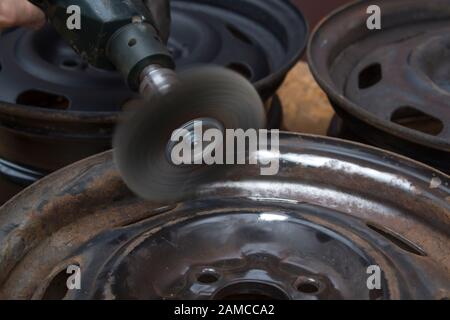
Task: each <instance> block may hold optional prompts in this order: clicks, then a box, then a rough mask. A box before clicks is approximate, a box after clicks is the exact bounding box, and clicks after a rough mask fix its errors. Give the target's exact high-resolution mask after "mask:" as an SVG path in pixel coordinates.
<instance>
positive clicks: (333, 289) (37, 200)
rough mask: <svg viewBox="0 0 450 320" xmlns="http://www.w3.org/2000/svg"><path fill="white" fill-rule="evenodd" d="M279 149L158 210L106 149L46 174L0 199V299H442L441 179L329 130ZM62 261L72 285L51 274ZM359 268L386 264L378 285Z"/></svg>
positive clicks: (448, 253) (445, 206) (448, 207)
mask: <svg viewBox="0 0 450 320" xmlns="http://www.w3.org/2000/svg"><path fill="white" fill-rule="evenodd" d="M280 151H281V155H280V172H279V174H278V175H277V176H274V177H262V176H260V175H259V168H258V167H257V166H235V167H230V168H229V170H228V171H227V173H226V175H225V176H224V177H223V179H221V180H220V181H218V182H216V183H213V184H208V185H202V186H199V189H198V191H197V194H196V197H195V198H194V199H192V200H190V201H186V202H183V203H179V204H173V205H169V206H166V207H160V206H158V205H155V204H152V203H149V202H145V201H142V200H140V199H138V198H136V197H135V196H134V195H133V194H132V193H131V192H130V191H129V190H128V189H127V188H126V186H125V185H124V183H123V182H122V180H121V179H120V177H119V175H118V172H117V170H116V168H115V166H114V163H113V160H112V154H111V152H107V153H104V154H101V155H97V156H94V157H91V158H89V159H86V160H83V161H81V162H79V163H76V164H74V165H72V166H70V167H68V168H65V169H63V170H61V171H59V172H57V173H54V174H52V175H50V176H48V177H46V178H44V179H43V180H41V181H39V182H38V183H36V184H34V185H33V186H31V187H30V188H27V189H26V190H24V191H23V192H22V193H21V194H19V195H18V196H16V197H15V198H13V199H12V200H11V201H9V202H8V203H7V204H6V205H4V206H3V207H2V208H1V209H0V225H1V226H2V227H1V229H0V296H1V297H2V298H22V299H31V298H35V299H41V298H64V297H65V298H66V299H129V298H131V299H178V298H185V299H200V298H205V299H228V298H235V297H239V298H272V299H419V298H422V299H445V298H448V297H449V296H450V280H449V279H450V277H449V275H450V260H449V257H450V245H449V243H450V241H449V240H450V239H449V238H450V188H449V182H450V179H449V177H448V176H446V175H444V174H442V173H440V172H438V171H435V170H433V169H431V168H430V167H427V166H424V165H421V164H419V163H417V162H414V161H412V160H409V159H407V158H403V157H401V156H397V155H395V154H391V153H388V152H385V151H382V150H380V149H375V148H370V147H366V146H364V145H361V144H356V143H350V142H344V141H341V140H336V139H330V138H323V137H315V136H306V135H296V134H287V133H285V134H282V135H281V139H280ZM266 156H267V154H266ZM272 156H276V155H275V154H274V155H272ZM72 264H75V265H78V266H80V268H81V272H82V290H79V291H77V290H75V291H67V288H64V287H62V288H61V287H60V283H59V284H58V279H59V278H60V275H61V272H63V273H62V274H64V273H65V268H66V267H67V266H68V265H72ZM369 265H378V266H380V268H381V270H382V271H383V273H382V274H383V278H382V283H383V286H382V289H381V290H375V291H369V290H368V289H367V288H366V287H365V285H366V282H365V276H367V275H366V274H365V272H366V268H367V267H368V266H369ZM63 283H64V282H63Z"/></svg>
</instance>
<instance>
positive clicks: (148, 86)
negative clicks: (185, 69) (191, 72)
mask: <svg viewBox="0 0 450 320" xmlns="http://www.w3.org/2000/svg"><path fill="white" fill-rule="evenodd" d="M140 79H141V85H140V87H139V92H140V93H141V95H142V96H144V97H145V98H147V99H149V98H151V96H152V95H154V94H166V93H168V92H169V91H170V88H171V87H173V86H174V85H175V84H177V83H178V80H177V75H176V73H175V71H173V70H171V69H167V68H162V67H161V66H158V65H149V66H148V67H146V68H145V69H144V70H142V73H141V76H140Z"/></svg>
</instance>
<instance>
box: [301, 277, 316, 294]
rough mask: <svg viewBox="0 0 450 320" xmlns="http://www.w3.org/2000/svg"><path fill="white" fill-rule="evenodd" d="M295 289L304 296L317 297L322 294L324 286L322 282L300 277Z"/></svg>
mask: <svg viewBox="0 0 450 320" xmlns="http://www.w3.org/2000/svg"><path fill="white" fill-rule="evenodd" d="M295 288H296V289H297V291H298V292H301V293H304V294H309V295H317V294H318V293H320V291H321V289H322V285H321V283H320V282H318V281H317V280H315V279H313V278H309V277H300V278H299V279H298V280H297V281H296V283H295Z"/></svg>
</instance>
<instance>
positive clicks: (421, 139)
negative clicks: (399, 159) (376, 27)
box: [307, 0, 450, 152]
mask: <svg viewBox="0 0 450 320" xmlns="http://www.w3.org/2000/svg"><path fill="white" fill-rule="evenodd" d="M403 1H405V2H407V1H411V2H416V0H403ZM369 2H370V1H369V0H365V1H354V2H352V3H350V4H347V5H344V6H342V7H340V8H338V9H336V10H335V11H333V12H332V13H330V14H329V15H328V16H327V17H325V18H324V19H323V20H322V21H321V22H320V23H319V24H318V25H317V26H316V27H315V29H314V30H313V31H312V33H311V37H310V39H309V41H308V47H307V48H308V49H307V58H308V64H309V67H310V70H311V72H312V74H313V77H314V79H315V80H316V81H317V83H318V84H319V86H320V87H321V88H322V89H323V90H324V91H325V92H326V94H327V95H328V97H329V99H330V100H331V101H332V102H335V103H337V104H338V105H339V107H340V108H341V109H342V110H344V111H345V112H347V113H349V114H351V115H352V116H355V117H357V118H358V119H360V120H361V121H364V122H366V123H367V124H369V125H371V126H374V127H376V128H378V129H380V130H382V131H385V132H387V133H389V134H392V135H394V136H396V137H398V138H400V139H405V140H408V141H409V142H411V143H417V144H420V145H423V146H428V147H431V148H435V149H439V150H443V151H446V152H450V142H449V141H446V140H445V139H444V138H438V137H432V136H430V135H426V134H421V133H419V132H417V131H414V130H408V129H406V128H404V127H402V126H400V125H397V124H395V123H392V124H391V125H387V124H386V121H382V120H380V119H379V118H377V117H376V116H374V115H373V114H372V113H370V112H368V111H366V110H365V109H364V108H361V107H360V106H358V105H356V104H355V103H353V102H352V101H351V100H349V99H347V98H346V97H344V96H343V95H342V94H340V93H339V90H338V89H337V88H336V86H335V84H334V83H333V81H332V80H331V79H329V80H328V79H327V78H328V77H329V76H330V73H329V71H327V72H326V73H324V72H322V71H321V69H328V68H327V66H325V65H327V64H328V63H327V62H326V61H325V60H326V59H324V58H321V60H320V61H319V59H316V58H315V54H314V53H313V51H315V50H317V47H318V46H319V44H318V38H319V37H320V36H321V34H322V28H323V27H324V26H325V25H327V24H328V23H332V21H334V20H335V19H337V20H339V19H340V18H341V17H342V16H345V14H346V13H347V11H348V10H350V9H354V8H358V7H365V6H366V5H367V4H368V3H369ZM379 2H381V3H389V1H386V0H380V1H379Z"/></svg>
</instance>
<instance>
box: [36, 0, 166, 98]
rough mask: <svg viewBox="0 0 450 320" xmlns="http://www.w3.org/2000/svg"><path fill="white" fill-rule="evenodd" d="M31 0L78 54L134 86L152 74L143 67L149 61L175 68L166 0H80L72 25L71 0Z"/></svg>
mask: <svg viewBox="0 0 450 320" xmlns="http://www.w3.org/2000/svg"><path fill="white" fill-rule="evenodd" d="M30 1H31V2H32V3H33V4H35V5H37V6H38V7H39V8H41V9H42V10H43V11H44V12H45V13H46V15H47V17H48V18H49V20H50V21H51V23H52V24H53V26H54V27H55V29H56V30H57V31H58V33H59V34H60V35H61V36H62V37H63V39H64V40H65V41H66V42H67V43H68V44H70V46H71V47H72V48H73V49H74V50H75V51H76V52H77V53H78V54H79V55H80V56H81V57H83V58H84V59H85V60H86V61H88V62H89V63H90V64H91V65H93V66H95V67H98V68H101V69H115V68H116V69H118V70H119V71H120V72H121V73H122V74H123V76H124V78H125V79H126V81H127V84H128V85H129V87H130V88H131V89H133V90H135V91H138V90H139V88H140V87H141V82H142V81H143V80H144V79H143V78H145V77H148V76H150V73H149V72H143V71H144V70H145V69H146V68H148V67H149V66H152V70H155V69H159V68H161V69H166V68H168V69H172V68H174V62H173V60H172V57H171V55H170V53H169V52H168V50H167V48H166V46H165V41H167V35H168V33H169V31H168V28H169V23H170V10H169V1H168V0H150V1H145V2H144V1H142V0H78V1H77V2H76V5H77V6H78V7H79V8H80V14H81V28H80V29H71V28H69V27H68V24H67V21H68V18H69V17H70V13H68V8H69V7H71V6H73V5H74V1H73V0H30ZM167 17H169V18H167ZM168 73H170V72H169V71H165V72H163V74H168ZM153 74H155V73H153ZM146 82H147V83H153V82H154V81H153V80H151V79H150V80H149V79H147V81H146Z"/></svg>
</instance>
